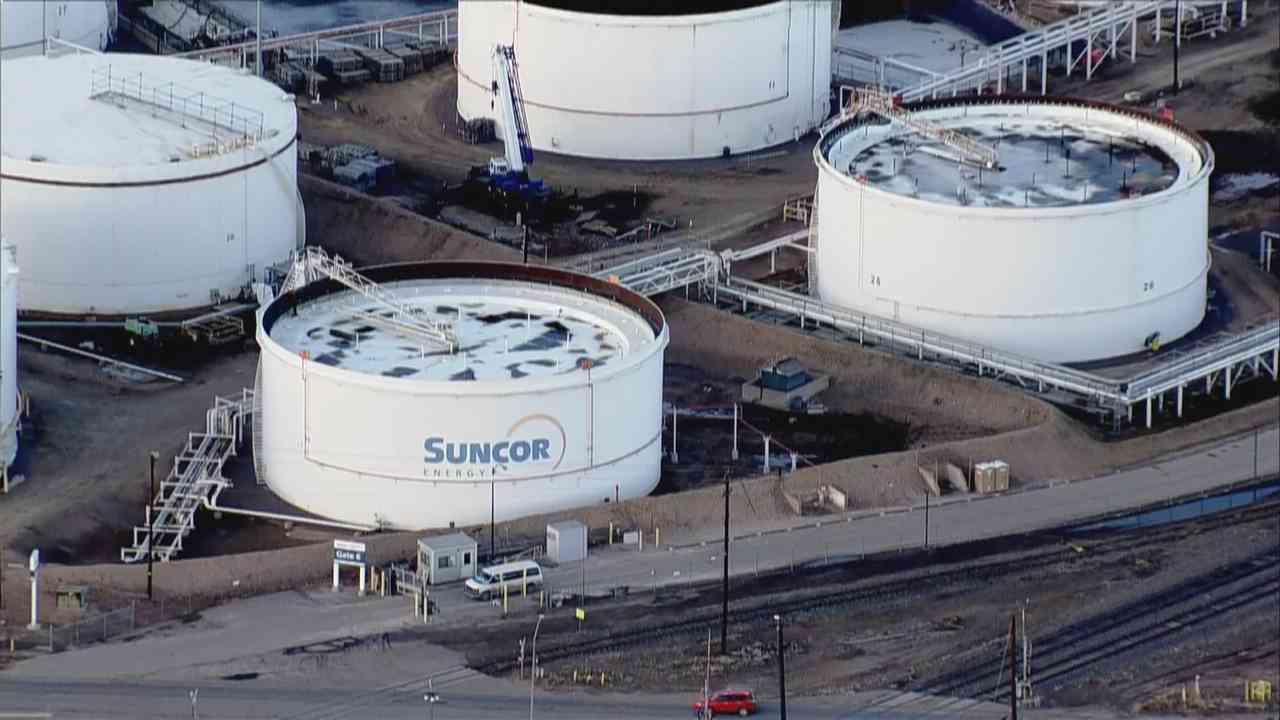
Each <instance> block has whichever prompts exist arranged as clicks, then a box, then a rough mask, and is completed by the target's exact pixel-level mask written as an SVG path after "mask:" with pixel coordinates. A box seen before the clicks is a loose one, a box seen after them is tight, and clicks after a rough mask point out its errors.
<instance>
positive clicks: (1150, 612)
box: [916, 550, 1280, 700]
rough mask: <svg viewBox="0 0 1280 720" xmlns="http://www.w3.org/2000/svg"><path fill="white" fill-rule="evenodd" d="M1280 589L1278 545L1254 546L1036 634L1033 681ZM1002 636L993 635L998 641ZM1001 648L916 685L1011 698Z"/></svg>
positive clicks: (1092, 664)
mask: <svg viewBox="0 0 1280 720" xmlns="http://www.w3.org/2000/svg"><path fill="white" fill-rule="evenodd" d="M1278 592H1280V553H1277V551H1275V550H1269V551H1267V552H1263V553H1258V554H1255V555H1253V556H1251V557H1249V558H1246V559H1244V560H1241V561H1238V562H1235V563H1232V564H1231V565H1228V566H1226V567H1223V568H1219V569H1216V570H1214V571H1212V572H1209V573H1204V574H1202V575H1199V576H1196V577H1193V578H1189V579H1187V580H1183V581H1181V582H1179V583H1176V584H1174V585H1172V586H1170V587H1166V588H1161V589H1159V590H1156V591H1154V592H1152V593H1148V594H1146V595H1144V596H1143V597H1141V598H1137V599H1135V600H1132V601H1130V602H1127V603H1124V604H1123V605H1121V606H1120V607H1117V608H1114V609H1112V610H1109V611H1107V612H1104V613H1101V614H1099V615H1096V616H1094V617H1091V618H1087V619H1085V620H1081V621H1079V622H1076V623H1073V624H1071V625H1068V626H1066V627H1063V628H1061V629H1058V630H1055V631H1053V632H1052V633H1051V634H1049V635H1047V636H1044V637H1041V638H1037V639H1033V640H1032V641H1031V647H1032V649H1033V654H1032V659H1031V668H1032V678H1031V680H1032V683H1033V686H1041V687H1043V686H1045V685H1055V686H1062V685H1065V684H1069V683H1071V682H1073V681H1075V680H1078V679H1080V677H1081V676H1082V675H1083V674H1084V673H1086V672H1088V673H1101V672H1105V671H1106V669H1107V668H1108V667H1109V666H1110V665H1113V664H1115V663H1116V662H1119V661H1121V660H1123V659H1124V658H1126V657H1127V656H1130V655H1132V654H1133V653H1134V652H1135V651H1138V650H1141V649H1145V648H1147V647H1149V646H1151V645H1153V644H1155V643H1159V642H1162V641H1172V640H1176V639H1177V638H1178V637H1179V636H1181V635H1183V634H1185V633H1187V632H1188V631H1190V630H1192V629H1195V628H1198V627H1200V626H1202V625H1204V624H1205V623H1208V622H1211V621H1213V620H1215V619H1218V618H1221V617H1222V616H1223V615H1225V614H1227V613H1230V612H1232V611H1235V610H1239V609H1243V608H1247V607H1249V606H1252V605H1255V604H1257V603H1260V602H1265V601H1267V600H1274V599H1275V598H1276V597H1277V593H1278ZM1002 642H1003V641H1000V642H993V644H992V646H991V647H992V649H994V646H995V645H999V644H1001V643H1002ZM1002 668H1004V670H1005V671H1007V668H1008V658H1007V657H1006V656H1005V655H1004V654H1003V653H1001V654H999V657H993V658H991V659H989V660H987V661H985V662H979V663H974V664H972V665H969V666H968V667H966V668H965V669H963V670H959V671H954V672H951V673H947V674H945V675H943V676H941V677H938V678H935V679H933V680H931V681H929V682H926V683H923V684H922V685H920V686H919V687H917V688H916V689H917V690H918V691H920V692H926V693H932V694H936V695H962V696H965V697H974V698H978V697H984V698H990V699H992V700H1000V699H1007V698H1008V695H1009V687H1008V684H1007V679H1006V678H1003V677H997V676H1000V675H1002V674H1003V673H1002Z"/></svg>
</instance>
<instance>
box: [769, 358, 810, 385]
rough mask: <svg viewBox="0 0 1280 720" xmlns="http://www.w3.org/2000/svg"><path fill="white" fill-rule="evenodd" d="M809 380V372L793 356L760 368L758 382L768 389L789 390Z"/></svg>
mask: <svg viewBox="0 0 1280 720" xmlns="http://www.w3.org/2000/svg"><path fill="white" fill-rule="evenodd" d="M807 382H809V373H807V372H805V370H804V366H803V365H801V364H800V361H799V360H796V359H795V358H784V359H782V360H780V361H778V362H776V363H774V364H773V365H770V366H767V367H762V368H760V384H761V385H763V386H764V387H766V388H768V389H769V390H781V391H782V392H790V391H792V390H795V389H796V388H799V387H801V386H803V385H804V384H805V383H807Z"/></svg>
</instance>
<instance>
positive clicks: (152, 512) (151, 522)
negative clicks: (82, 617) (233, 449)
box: [147, 450, 195, 707]
mask: <svg viewBox="0 0 1280 720" xmlns="http://www.w3.org/2000/svg"><path fill="white" fill-rule="evenodd" d="M150 459H151V491H150V494H149V495H147V599H148V600H152V599H154V597H153V595H152V587H151V577H152V575H154V574H155V562H156V509H155V508H154V507H152V503H153V502H155V497H156V460H159V459H160V453H158V452H156V451H155V450H152V451H151V455H150ZM192 707H195V700H194V699H193V700H192Z"/></svg>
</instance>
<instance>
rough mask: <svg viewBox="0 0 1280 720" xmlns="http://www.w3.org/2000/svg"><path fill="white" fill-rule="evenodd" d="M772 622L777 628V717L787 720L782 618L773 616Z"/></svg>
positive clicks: (785, 663)
mask: <svg viewBox="0 0 1280 720" xmlns="http://www.w3.org/2000/svg"><path fill="white" fill-rule="evenodd" d="M773 622H774V624H775V625H777V626H778V696H779V698H780V699H779V700H778V717H779V718H780V720H787V662H786V645H785V644H784V643H783V641H782V616H781V615H774V616H773Z"/></svg>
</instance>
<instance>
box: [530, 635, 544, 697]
mask: <svg viewBox="0 0 1280 720" xmlns="http://www.w3.org/2000/svg"><path fill="white" fill-rule="evenodd" d="M542 618H543V616H542V615H541V614H539V615H538V622H537V623H536V624H534V626H533V651H532V652H531V653H530V654H529V720H533V680H534V678H536V677H538V628H541V627H542Z"/></svg>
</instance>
